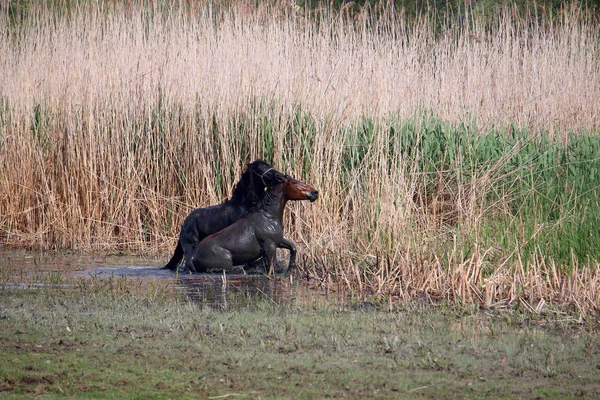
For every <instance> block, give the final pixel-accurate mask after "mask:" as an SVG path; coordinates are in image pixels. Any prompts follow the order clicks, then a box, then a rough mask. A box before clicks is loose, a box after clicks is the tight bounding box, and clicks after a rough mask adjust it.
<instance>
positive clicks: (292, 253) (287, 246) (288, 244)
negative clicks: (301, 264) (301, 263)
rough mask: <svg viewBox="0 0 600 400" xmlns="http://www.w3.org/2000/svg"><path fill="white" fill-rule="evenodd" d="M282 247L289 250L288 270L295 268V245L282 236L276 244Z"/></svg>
mask: <svg viewBox="0 0 600 400" xmlns="http://www.w3.org/2000/svg"><path fill="white" fill-rule="evenodd" d="M277 247H279V248H282V249H288V250H289V251H290V262H289V264H288V270H290V269H294V268H296V245H295V244H294V242H292V241H291V240H288V239H286V238H283V239H282V240H281V243H279V245H278V246H277Z"/></svg>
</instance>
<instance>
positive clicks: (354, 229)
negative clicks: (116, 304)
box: [0, 3, 600, 308]
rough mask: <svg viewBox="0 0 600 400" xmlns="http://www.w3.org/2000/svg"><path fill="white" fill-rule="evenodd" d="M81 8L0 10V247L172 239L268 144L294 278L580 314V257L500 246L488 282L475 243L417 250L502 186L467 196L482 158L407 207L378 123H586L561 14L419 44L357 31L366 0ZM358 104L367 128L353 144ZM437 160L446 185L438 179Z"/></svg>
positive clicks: (427, 33) (381, 32)
mask: <svg viewBox="0 0 600 400" xmlns="http://www.w3.org/2000/svg"><path fill="white" fill-rule="evenodd" d="M100 4H102V5H103V6H102V7H95V6H92V5H90V4H87V3H86V4H84V5H75V6H73V7H74V8H73V12H72V13H71V14H70V16H69V17H68V18H67V17H56V18H55V16H54V15H53V11H52V10H49V9H47V8H44V7H41V8H40V10H39V12H34V13H32V16H31V17H30V18H28V19H26V20H25V21H23V22H22V24H23V26H22V28H21V29H12V28H10V26H9V25H10V23H9V21H8V19H7V18H6V16H4V15H3V16H2V17H0V26H1V27H2V29H0V54H2V56H1V57H0V70H1V71H2V74H0V164H1V165H2V167H3V168H1V169H0V184H1V185H2V187H1V190H0V229H1V231H0V239H1V240H2V242H3V243H4V244H6V245H25V246H35V245H39V246H41V247H56V248H77V249H107V248H113V247H128V248H132V249H136V250H139V251H155V252H156V251H170V250H171V249H172V247H173V246H174V244H175V240H176V236H177V233H178V229H179V226H180V224H181V221H182V220H183V218H184V217H185V215H186V214H187V213H188V212H189V211H190V210H191V209H193V208H195V207H197V206H201V205H208V204H215V203H218V202H220V201H222V200H224V199H225V198H226V197H227V196H229V195H230V193H231V190H232V188H233V185H234V184H235V181H236V179H237V177H239V175H240V173H241V171H242V169H243V167H244V163H245V162H247V161H251V160H252V159H254V158H257V157H267V158H269V159H271V160H273V162H274V165H275V166H276V167H277V168H279V169H281V170H284V171H285V172H288V173H291V174H293V175H296V176H298V177H300V178H302V179H305V180H306V181H308V182H310V183H311V184H312V185H313V186H315V187H317V188H318V189H319V190H320V192H321V198H320V200H319V201H318V202H317V203H315V204H313V205H310V206H308V205H306V204H293V205H291V207H290V211H289V213H288V214H287V216H286V221H287V222H286V230H287V232H289V235H290V236H291V237H292V238H293V239H294V240H296V241H297V242H299V243H300V246H301V248H302V250H301V251H304V252H306V253H307V254H309V256H308V258H306V259H305V260H307V261H310V263H308V264H307V265H311V266H310V267H308V266H307V267H306V268H307V269H308V271H307V272H306V273H307V275H310V276H313V277H315V278H317V279H322V280H323V281H325V282H329V281H334V280H338V279H341V280H343V281H344V282H346V283H347V285H348V286H350V287H357V288H358V289H359V290H360V291H363V290H372V291H373V292H376V293H382V294H383V293H385V292H392V291H397V292H398V293H399V295H400V296H405V297H409V296H414V295H416V294H418V293H419V292H423V291H427V292H431V294H436V295H439V296H443V297H444V298H449V299H459V298H460V299H464V300H468V301H472V302H481V303H483V304H485V305H488V306H491V305H493V304H495V303H497V302H500V301H506V302H508V303H511V302H513V303H514V302H516V301H517V299H520V298H522V297H523V296H526V297H527V298H528V300H527V301H529V302H530V303H531V304H533V302H536V301H537V303H536V304H539V301H540V300H541V299H545V300H544V301H545V302H549V301H551V300H552V299H551V298H552V296H551V295H549V294H552V293H554V292H553V291H560V292H561V293H563V294H562V295H561V296H564V298H565V301H573V302H574V301H577V302H578V304H581V305H582V307H586V308H593V307H597V306H598V299H597V298H596V300H594V298H595V295H594V293H598V291H597V289H598V279H599V278H598V273H597V269H594V268H593V265H594V263H593V262H590V263H589V265H586V266H584V267H581V269H577V268H575V270H574V271H573V272H572V273H571V275H569V274H566V273H565V272H562V271H563V269H561V268H559V267H557V265H556V264H553V262H552V261H545V260H543V258H542V259H539V260H537V261H536V260H534V261H533V262H531V266H529V265H524V263H523V262H522V261H521V260H520V258H519V257H520V254H519V251H518V250H517V248H519V246H518V245H517V246H516V248H515V250H516V260H515V257H513V256H514V255H515V254H508V255H500V257H504V258H502V259H501V260H500V262H499V264H500V265H501V268H499V270H501V273H490V272H489V271H488V272H485V273H484V270H485V265H487V264H493V265H498V261H497V260H496V261H493V260H490V258H491V254H490V253H489V252H488V250H484V249H483V248H481V247H478V245H477V237H475V238H474V240H475V242H474V243H475V247H474V249H472V250H471V252H470V254H465V253H464V252H463V250H462V248H459V247H460V246H462V245H463V244H462V243H456V242H455V243H454V244H453V246H452V248H451V250H450V253H445V252H446V250H444V249H442V248H439V247H436V246H437V244H438V243H439V242H440V241H442V239H444V238H447V237H450V236H451V235H452V234H453V233H452V232H451V229H450V228H448V226H447V224H446V223H445V220H446V219H448V218H451V219H460V220H461V221H465V224H466V225H465V226H467V228H468V229H473V231H475V232H477V227H478V226H479V225H480V223H481V220H482V219H483V218H484V216H485V215H486V214H487V213H490V212H502V211H501V210H502V207H504V206H505V205H504V204H503V203H502V202H503V201H506V200H504V197H503V198H502V199H501V200H499V201H498V203H496V204H491V205H489V204H485V202H484V201H483V199H485V198H486V194H487V193H488V189H489V188H490V187H491V186H492V183H493V181H494V179H495V178H494V176H496V174H497V172H496V171H501V170H502V168H501V167H500V165H501V164H502V160H501V161H499V162H498V165H499V166H486V167H485V168H483V167H482V169H481V172H480V173H476V177H475V178H472V179H471V180H466V179H465V178H463V177H462V176H460V174H459V172H457V171H455V170H449V171H438V183H439V185H438V190H437V193H435V194H434V196H433V199H432V201H431V202H430V203H427V204H426V205H425V203H422V204H419V203H418V202H415V201H414V199H413V196H414V194H415V193H416V192H418V188H419V186H418V185H419V183H418V182H419V179H418V173H419V171H418V169H417V161H418V160H417V159H415V160H412V159H406V158H402V157H401V156H399V155H400V154H401V151H400V145H401V143H399V141H398V140H396V139H394V137H392V134H391V130H390V126H389V125H390V120H391V119H394V118H400V119H403V118H405V119H414V118H415V116H419V115H422V113H424V112H428V113H431V114H433V115H435V116H436V117H438V118H440V119H442V120H446V121H449V122H450V123H455V124H457V123H460V122H464V121H472V120H476V121H477V123H478V124H479V125H480V127H483V128H485V127H489V126H492V125H502V124H505V123H507V124H515V125H517V126H527V127H530V128H531V129H532V134H537V133H538V132H539V131H540V130H542V129H549V130H551V131H553V132H555V133H556V135H559V136H558V139H560V140H566V137H563V136H560V135H561V134H562V133H563V132H565V131H566V130H567V129H573V130H575V131H584V130H597V129H598V128H599V127H598V125H597V124H598V121H599V120H600V115H599V110H598V108H597V103H598V102H597V99H598V98H600V68H599V67H598V59H597V54H598V51H599V45H598V40H597V30H596V29H597V28H596V27H595V26H594V25H593V24H591V23H589V22H586V20H585V19H583V18H580V15H578V14H577V11H573V12H571V13H569V12H565V13H564V15H563V18H562V19H561V20H560V21H552V24H551V25H548V26H546V25H539V24H537V25H536V24H535V23H533V24H519V21H516V20H514V19H513V17H511V15H510V13H509V12H505V13H504V14H503V15H502V16H501V17H500V18H498V20H497V22H496V25H495V26H494V29H493V30H492V31H491V32H487V31H486V29H485V28H484V27H483V26H482V25H478V24H477V23H475V24H474V25H473V26H472V27H469V28H468V29H465V30H457V29H454V28H450V27H448V28H447V29H448V31H447V32H446V34H445V35H443V36H442V37H441V38H438V37H435V36H434V34H433V32H432V29H430V28H431V21H426V20H421V21H418V22H416V23H415V25H414V26H412V27H410V29H407V27H405V26H402V25H401V24H400V25H395V24H394V23H393V22H390V21H391V20H390V21H387V22H386V23H385V24H384V25H382V29H371V28H369V27H368V24H367V18H368V15H367V14H366V13H362V14H360V15H359V18H358V19H357V21H358V22H355V21H351V20H349V19H347V18H343V17H339V16H338V15H332V14H328V13H327V12H325V13H323V14H321V15H319V16H318V17H315V18H317V20H312V19H309V18H307V17H305V16H304V15H302V14H301V13H298V12H297V11H296V10H294V9H291V8H285V7H283V8H276V9H275V10H267V8H266V6H265V7H262V6H257V7H254V8H252V7H251V6H248V5H247V4H232V5H231V7H230V8H229V9H228V10H220V9H217V8H214V7H213V6H210V5H207V6H198V7H197V8H195V9H194V10H193V11H192V10H191V9H189V10H188V9H185V8H183V7H180V6H173V7H171V8H170V10H169V11H168V12H166V11H164V10H162V9H161V8H160V7H158V6H157V5H156V4H154V5H147V7H135V6H127V5H124V4H120V3H118V4H110V5H109V4H105V3H100ZM364 116H369V117H371V118H372V120H373V126H372V127H369V128H365V129H366V131H365V132H366V133H364V134H365V135H367V136H368V135H369V133H368V132H371V136H370V137H366V136H365V138H361V137H359V135H358V134H357V133H356V132H359V130H357V129H356V125H357V124H358V123H357V121H361V118H363V117H364ZM369 130H370V131H369ZM373 132H374V133H373ZM423 132H425V130H424V129H421V127H418V129H417V132H416V135H417V136H419V135H423V134H424V133H423ZM352 135H357V137H356V138H354V139H352V140H354V141H353V142H352V143H350V142H349V141H350V138H351V137H353V136H352ZM350 149H353V151H354V152H355V153H354V154H355V156H353V157H354V158H352V159H351V161H349V158H348V154H349V151H350ZM514 151H517V149H515V150H514ZM349 162H350V163H351V165H348V163H349ZM455 173H456V174H457V176H458V177H457V182H458V186H457V187H458V189H456V188H452V187H450V185H449V184H448V182H447V181H446V180H445V179H446V178H447V177H448V176H450V175H451V174H455ZM506 196H510V194H506ZM428 207H429V208H428ZM476 236H477V235H476ZM492 253H493V252H492ZM369 254H377V255H381V254H386V257H387V259H389V260H391V261H390V262H389V264H388V265H383V261H381V260H379V263H377V264H376V265H372V264H371V263H370V261H369V260H368V259H367V258H368V257H367V256H364V255H369ZM332 260H335V261H332ZM446 260H447V261H446ZM332 263H333V265H331V264H332ZM494 263H496V264H494ZM540 263H541V264H540ZM340 277H341V278H340ZM490 277H491V278H490ZM594 290H596V292H594ZM594 301H596V303H594Z"/></svg>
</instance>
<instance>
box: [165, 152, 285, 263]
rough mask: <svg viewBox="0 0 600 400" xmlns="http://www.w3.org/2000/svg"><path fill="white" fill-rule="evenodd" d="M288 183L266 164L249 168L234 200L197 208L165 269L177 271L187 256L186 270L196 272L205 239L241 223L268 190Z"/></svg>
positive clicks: (188, 219) (187, 222)
mask: <svg viewBox="0 0 600 400" xmlns="http://www.w3.org/2000/svg"><path fill="white" fill-rule="evenodd" d="M284 180H285V175H283V174H282V173H281V172H279V171H277V170H276V169H274V168H273V167H272V166H271V165H269V164H268V163H267V162H265V161H264V160H256V161H254V162H252V163H250V164H248V168H247V169H246V171H244V173H243V174H242V177H241V178H240V181H239V182H238V183H237V184H236V186H235V188H234V190H233V194H232V196H231V200H228V201H226V202H224V203H222V204H219V205H215V206H210V207H206V208H196V209H195V210H193V211H192V212H191V213H190V214H189V215H188V216H187V217H186V219H185V221H183V226H182V227H181V233H180V234H179V241H178V242H177V247H176V248H175V252H174V254H173V257H171V260H170V261H169V262H168V263H167V265H165V266H164V267H163V268H162V269H170V270H172V271H175V270H176V269H177V266H178V265H179V264H180V263H181V259H182V258H183V257H184V256H185V266H186V269H187V270H188V271H192V269H191V268H190V267H191V259H192V256H193V254H194V253H195V252H196V247H197V246H198V244H199V243H200V241H201V240H202V239H204V238H205V237H207V236H208V235H211V234H213V233H215V232H218V231H220V230H221V229H223V228H225V227H227V226H229V225H231V224H233V223H234V222H235V221H237V220H238V219H240V218H241V217H242V216H243V215H244V214H246V212H248V210H250V209H251V208H252V207H253V206H254V205H256V204H257V203H258V202H259V201H260V200H261V199H262V198H263V196H264V194H265V188H266V187H269V186H272V185H275V184H278V183H281V182H283V181H284Z"/></svg>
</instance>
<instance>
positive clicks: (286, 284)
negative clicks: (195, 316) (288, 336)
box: [174, 274, 296, 310]
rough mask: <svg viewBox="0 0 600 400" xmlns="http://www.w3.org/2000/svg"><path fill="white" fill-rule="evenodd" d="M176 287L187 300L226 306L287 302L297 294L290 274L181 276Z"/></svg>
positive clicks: (238, 306)
mask: <svg viewBox="0 0 600 400" xmlns="http://www.w3.org/2000/svg"><path fill="white" fill-rule="evenodd" d="M174 287H175V288H176V289H177V290H179V292H180V293H181V294H182V295H183V296H184V298H185V299H187V300H191V301H194V302H197V303H200V304H202V305H204V306H206V307H210V308H218V309H222V310H232V309H235V310H238V309H245V308H248V309H253V308H255V307H257V306H260V305H264V304H273V305H277V304H285V303H290V302H292V301H294V300H295V298H296V295H295V292H296V288H295V285H294V283H293V281H292V278H290V277H285V278H277V277H275V278H273V277H268V276H265V275H242V274H235V275H225V274H222V275H205V274H200V275H193V276H192V277H190V278H185V279H178V280H177V282H176V284H175V285H174Z"/></svg>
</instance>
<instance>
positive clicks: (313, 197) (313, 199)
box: [310, 190, 319, 201]
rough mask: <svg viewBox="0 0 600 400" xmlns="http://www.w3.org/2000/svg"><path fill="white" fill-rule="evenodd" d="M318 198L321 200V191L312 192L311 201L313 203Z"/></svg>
mask: <svg viewBox="0 0 600 400" xmlns="http://www.w3.org/2000/svg"><path fill="white" fill-rule="evenodd" d="M318 198H319V191H318V190H313V191H312V192H310V200H311V201H315V200H316V199H318Z"/></svg>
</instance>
